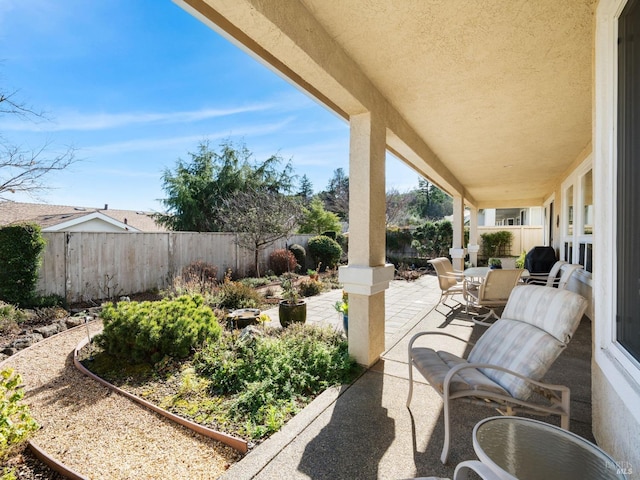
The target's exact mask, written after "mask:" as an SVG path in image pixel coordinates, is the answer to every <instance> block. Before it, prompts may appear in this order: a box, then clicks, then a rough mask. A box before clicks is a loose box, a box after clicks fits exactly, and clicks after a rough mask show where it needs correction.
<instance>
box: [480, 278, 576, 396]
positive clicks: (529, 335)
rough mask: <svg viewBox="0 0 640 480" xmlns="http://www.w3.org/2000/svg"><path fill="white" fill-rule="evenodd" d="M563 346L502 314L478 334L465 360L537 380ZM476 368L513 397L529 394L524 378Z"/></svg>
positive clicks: (534, 328) (529, 387) (533, 328)
mask: <svg viewBox="0 0 640 480" xmlns="http://www.w3.org/2000/svg"><path fill="white" fill-rule="evenodd" d="M525 288H527V289H529V288H532V287H531V286H527V287H525ZM542 288H547V287H542ZM547 289H548V290H551V289H550V288H547ZM509 301H511V300H509ZM565 346H566V345H565V344H564V343H563V342H560V341H558V340H557V339H556V338H554V337H553V336H552V335H549V334H548V333H547V332H545V331H544V330H541V329H540V328H538V327H536V326H533V325H530V324H528V323H524V322H520V321H515V320H510V319H505V318H504V317H503V318H502V319H500V320H498V321H497V322H495V323H494V324H493V325H492V326H491V327H490V328H489V329H488V330H487V331H486V332H485V333H484V335H482V336H481V337H480V339H479V340H478V342H477V343H476V345H475V346H474V347H473V350H471V352H470V353H469V357H468V361H469V363H490V364H493V365H499V366H501V367H504V368H507V369H509V370H512V371H514V372H517V373H520V374H521V375H524V376H525V377H528V378H531V379H533V380H541V379H542V377H543V375H544V374H545V372H546V371H547V370H548V369H549V367H550V366H551V364H552V363H553V362H554V360H555V359H556V358H558V355H560V353H561V352H562V350H563V349H564V348H565ZM478 370H479V371H481V372H482V373H483V374H485V375H486V376H487V377H489V378H490V379H491V380H493V381H494V382H496V383H497V384H499V385H500V386H502V387H503V388H504V389H505V390H507V391H508V392H509V393H510V394H511V396H513V397H515V398H518V399H520V400H526V399H527V398H529V397H530V396H531V393H532V388H531V384H530V383H529V382H527V381H526V380H523V379H520V378H518V377H515V376H513V375H511V374H509V373H507V372H501V371H498V370H493V369H489V368H480V369H478Z"/></svg>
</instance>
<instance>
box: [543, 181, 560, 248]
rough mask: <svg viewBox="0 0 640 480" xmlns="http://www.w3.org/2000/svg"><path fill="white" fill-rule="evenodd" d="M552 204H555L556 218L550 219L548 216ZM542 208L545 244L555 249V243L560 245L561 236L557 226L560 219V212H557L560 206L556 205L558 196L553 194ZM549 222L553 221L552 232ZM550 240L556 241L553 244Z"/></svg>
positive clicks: (554, 214) (554, 213)
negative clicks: (559, 238) (559, 237)
mask: <svg viewBox="0 0 640 480" xmlns="http://www.w3.org/2000/svg"><path fill="white" fill-rule="evenodd" d="M552 203H553V210H554V212H553V216H554V218H552V219H549V217H548V215H549V213H550V210H551V204H552ZM542 207H543V211H542V223H543V235H544V244H545V245H546V246H552V247H555V245H553V243H555V244H556V245H558V236H559V234H560V230H559V229H558V225H557V224H556V218H558V215H559V212H558V211H557V210H558V204H557V203H556V194H555V193H552V194H551V195H549V197H548V198H547V199H546V200H545V201H544V203H543V204H542ZM549 220H551V228H552V229H553V231H552V232H550V231H549ZM550 238H553V239H554V242H553V243H551V242H549V239H550Z"/></svg>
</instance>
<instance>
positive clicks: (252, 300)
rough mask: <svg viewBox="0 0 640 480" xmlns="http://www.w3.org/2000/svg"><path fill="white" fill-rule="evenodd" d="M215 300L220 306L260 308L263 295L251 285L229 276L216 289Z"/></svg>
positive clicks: (231, 308)
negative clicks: (230, 278)
mask: <svg viewBox="0 0 640 480" xmlns="http://www.w3.org/2000/svg"><path fill="white" fill-rule="evenodd" d="M213 301H214V303H215V305H216V306H217V307H219V308H226V309H227V310H236V309H238V308H258V307H259V306H260V303H261V301H262V297H261V295H260V294H259V293H258V292H257V291H256V290H254V289H253V288H252V287H251V286H249V285H245V284H244V283H242V282H234V281H233V280H229V279H228V278H227V279H225V281H224V283H223V284H222V285H220V286H219V287H218V289H217V290H216V292H215V295H214V300H213Z"/></svg>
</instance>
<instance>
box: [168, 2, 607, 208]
mask: <svg viewBox="0 0 640 480" xmlns="http://www.w3.org/2000/svg"><path fill="white" fill-rule="evenodd" d="M175 1H176V3H178V4H179V5H181V6H182V7H183V8H185V9H186V10H188V11H190V12H192V13H193V14H194V15H196V16H197V17H199V18H200V19H202V20H203V21H204V22H205V23H207V24H208V25H210V26H211V27H212V28H214V29H215V30H217V31H218V32H220V33H221V34H222V35H224V36H225V37H227V38H228V39H229V40H231V41H232V42H234V43H235V44H236V45H238V46H240V47H241V48H242V49H244V50H245V51H247V52H249V53H250V54H251V55H253V56H254V57H255V58H257V59H259V60H260V61H261V62H263V63H264V64H265V65H267V66H268V67H269V68H271V69H273V70H274V71H276V72H277V73H278V74H280V75H282V76H284V77H285V78H287V79H288V80H289V81H290V82H292V83H293V84H295V85H297V86H298V87H299V88H301V89H302V90H303V91H305V92H307V93H308V94H309V95H311V96H312V97H314V98H315V99H316V100H317V101H319V102H320V103H322V104H324V105H325V106H326V107H327V108H329V109H331V110H332V111H333V112H335V113H336V114H337V115H339V116H340V117H342V118H344V119H346V120H348V119H349V118H350V117H351V116H353V115H357V114H359V113H363V112H366V111H371V112H374V113H379V114H381V115H383V116H384V118H385V121H386V125H387V145H388V149H389V151H391V152H392V153H393V154H394V155H396V156H397V157H398V158H400V159H401V160H402V161H404V162H405V163H406V164H407V165H409V166H411V167H412V168H414V169H415V170H416V172H418V173H419V174H421V175H423V176H425V177H427V178H429V179H430V180H431V181H432V182H434V183H435V184H437V185H438V186H439V187H441V188H443V189H444V190H446V191H447V192H448V193H450V194H452V195H457V196H462V197H464V199H465V203H467V204H468V205H472V206H475V207H478V208H484V207H487V208H489V207H500V206H505V205H508V206H531V205H541V204H542V202H543V201H544V199H545V198H547V197H548V196H549V195H550V194H551V193H552V192H553V191H554V188H555V186H556V185H557V183H558V180H559V179H561V178H562V175H563V174H564V173H565V172H566V171H567V169H568V168H569V167H570V166H571V165H572V164H573V163H574V162H575V161H576V159H577V158H578V157H579V156H580V155H581V152H583V151H584V149H585V148H587V149H588V148H590V140H591V117H592V56H593V14H594V8H595V4H596V0H565V1H561V2H558V1H557V0H539V1H536V2H530V1H528V0H504V1H493V2H469V1H466V0H450V1H447V2H440V1H432V0H404V1H402V2H372V1H365V0H360V1H349V2H344V1H340V0H299V1H294V0H291V1H286V2H280V1H277V2H276V1H274V2H264V1H259V0H175Z"/></svg>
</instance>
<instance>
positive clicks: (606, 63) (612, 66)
mask: <svg viewBox="0 0 640 480" xmlns="http://www.w3.org/2000/svg"><path fill="white" fill-rule="evenodd" d="M626 4H627V0H600V2H599V4H598V6H597V10H596V39H595V50H596V52H595V69H594V77H595V86H594V89H595V95H594V102H595V105H594V109H595V114H594V117H593V121H594V138H593V141H594V143H593V152H594V170H593V173H594V179H593V180H594V203H595V205H596V206H597V207H596V209H595V217H594V223H595V224H596V225H597V228H596V231H595V233H594V241H595V245H596V247H597V248H598V255H597V258H598V269H597V271H596V273H595V275H594V276H593V279H594V284H593V295H594V318H595V324H594V348H593V354H594V360H595V362H596V364H597V365H598V367H599V368H600V369H601V371H602V373H603V375H605V377H606V378H607V380H608V382H609V383H610V384H611V385H615V386H616V388H615V390H616V393H617V396H618V398H620V400H621V401H622V402H623V403H625V405H626V406H627V408H628V409H629V411H630V412H631V413H632V414H633V415H634V416H635V417H636V418H637V420H638V421H639V422H640V411H639V410H638V409H637V405H636V404H635V403H634V402H635V400H636V399H637V396H638V393H637V392H638V387H639V386H640V362H638V361H637V360H636V359H635V358H633V357H632V356H631V355H630V353H629V352H628V351H627V350H626V349H625V348H624V347H623V346H622V345H620V344H619V343H618V342H617V340H616V323H615V318H616V302H615V300H614V299H615V297H616V292H617V272H616V267H615V266H616V265H617V255H616V248H615V245H616V232H617V214H616V206H617V205H616V204H617V182H616V178H617V160H616V159H617V138H618V134H617V115H618V113H617V102H618V100H617V99H618V19H619V17H620V15H621V13H622V11H623V9H624V7H625V6H626Z"/></svg>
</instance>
